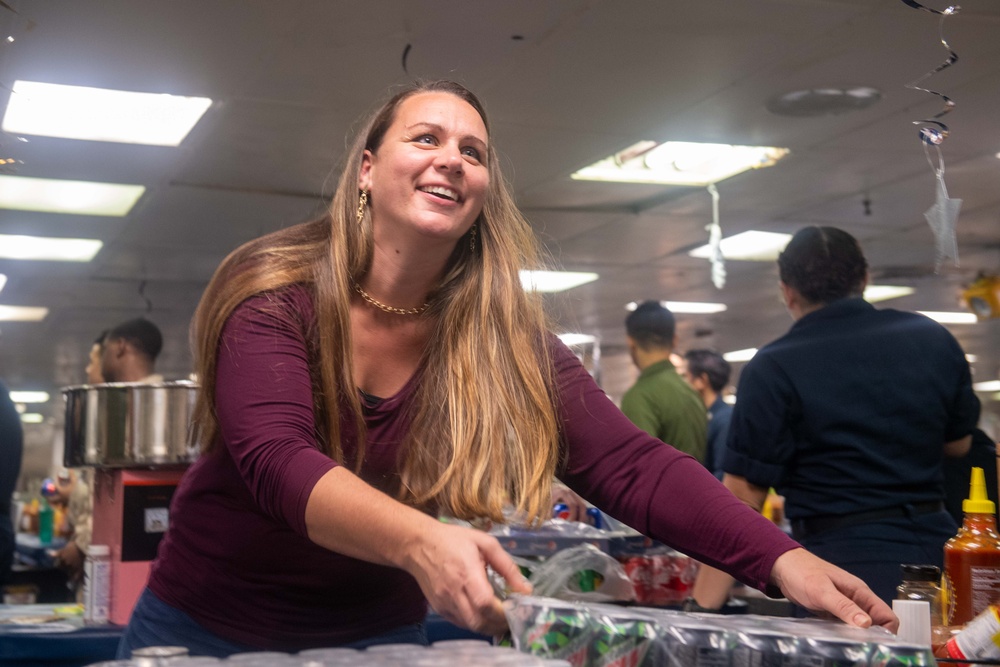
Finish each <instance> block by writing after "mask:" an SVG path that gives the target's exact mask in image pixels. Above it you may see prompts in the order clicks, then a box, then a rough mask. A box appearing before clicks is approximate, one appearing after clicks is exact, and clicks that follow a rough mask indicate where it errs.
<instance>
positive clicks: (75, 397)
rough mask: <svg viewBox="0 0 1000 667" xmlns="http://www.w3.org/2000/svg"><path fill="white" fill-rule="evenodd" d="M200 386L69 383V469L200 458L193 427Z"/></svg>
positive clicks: (65, 393)
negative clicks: (196, 398)
mask: <svg viewBox="0 0 1000 667" xmlns="http://www.w3.org/2000/svg"><path fill="white" fill-rule="evenodd" d="M197 391H198V385H197V384H195V383H194V382H187V381H177V382H161V383H156V384H143V383H138V382H109V383H107V384H84V385H77V386H73V387H65V388H64V389H63V390H62V393H63V396H64V397H65V399H66V444H65V456H64V460H65V465H66V466H67V467H79V466H93V467H95V468H149V467H154V466H176V465H184V464H187V463H190V462H192V461H194V460H195V459H196V458H197V456H198V446H197V443H195V442H194V438H193V437H192V429H191V415H192V414H193V412H194V402H195V395H196V394H197Z"/></svg>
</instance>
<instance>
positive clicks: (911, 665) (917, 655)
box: [871, 643, 937, 667]
mask: <svg viewBox="0 0 1000 667" xmlns="http://www.w3.org/2000/svg"><path fill="white" fill-rule="evenodd" d="M935 665H937V661H936V660H935V659H934V655H933V654H932V653H931V650H930V647H928V646H920V645H917V644H902V643H901V644H879V645H878V646H876V647H875V651H874V652H873V655H872V657H871V667H935Z"/></svg>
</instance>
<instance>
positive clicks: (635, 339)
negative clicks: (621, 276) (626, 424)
mask: <svg viewBox="0 0 1000 667" xmlns="http://www.w3.org/2000/svg"><path fill="white" fill-rule="evenodd" d="M625 332H626V334H627V338H628V350H629V355H630V356H631V357H632V362H633V363H634V364H635V365H636V367H638V369H639V378H638V379H637V380H636V381H635V384H634V385H632V387H631V388H630V389H629V390H628V391H627V392H625V395H624V396H622V402H621V409H622V412H624V413H625V416H626V417H628V418H629V419H630V420H631V421H632V423H633V424H635V425H636V426H638V427H639V428H641V429H642V430H643V431H645V432H646V433H649V434H650V435H651V436H653V437H654V438H659V439H660V440H662V441H663V442H665V443H667V444H668V445H671V446H673V447H674V448H676V449H678V450H680V451H682V452H684V453H686V454H690V455H691V456H693V457H695V458H696V459H698V460H699V461H704V460H705V437H706V430H707V428H708V418H707V416H706V414H705V408H704V406H703V405H702V402H701V399H700V398H699V397H698V395H697V394H695V392H694V390H693V389H692V388H691V387H690V386H688V384H687V383H685V382H684V380H683V379H682V378H681V376H680V375H679V374H678V373H677V369H676V368H675V367H674V363H673V361H672V360H671V358H670V357H671V355H672V354H673V352H674V348H675V347H676V345H677V333H676V322H675V320H674V314H673V313H671V312H670V310H669V309H668V308H666V307H664V306H663V305H662V304H661V303H660V302H659V301H644V302H643V303H641V304H639V305H638V306H637V307H636V309H635V310H634V311H632V312H631V313H629V315H628V317H626V318H625Z"/></svg>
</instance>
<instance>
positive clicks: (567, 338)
mask: <svg viewBox="0 0 1000 667" xmlns="http://www.w3.org/2000/svg"><path fill="white" fill-rule="evenodd" d="M559 340H561V341H562V342H563V343H565V344H566V345H589V344H591V343H596V342H597V336H592V335H590V334H583V333H563V334H559Z"/></svg>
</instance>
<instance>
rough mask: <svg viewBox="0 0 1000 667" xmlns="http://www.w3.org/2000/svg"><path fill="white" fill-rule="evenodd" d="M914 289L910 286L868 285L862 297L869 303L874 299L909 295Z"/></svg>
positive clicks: (884, 299)
mask: <svg viewBox="0 0 1000 667" xmlns="http://www.w3.org/2000/svg"><path fill="white" fill-rule="evenodd" d="M915 291H916V290H915V289H913V288H912V287H897V286H895V285H869V286H868V287H866V288H865V293H864V298H865V301H868V302H869V303H875V302H876V301H888V300H889V299H898V298H899V297H901V296H909V295H910V294H913V293H914V292H915Z"/></svg>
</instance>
